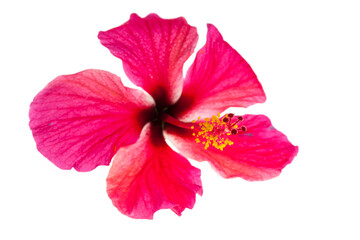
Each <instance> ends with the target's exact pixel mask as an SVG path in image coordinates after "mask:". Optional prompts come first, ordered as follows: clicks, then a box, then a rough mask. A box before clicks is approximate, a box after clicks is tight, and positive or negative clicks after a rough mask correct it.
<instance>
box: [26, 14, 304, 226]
mask: <svg viewBox="0 0 360 240" xmlns="http://www.w3.org/2000/svg"><path fill="white" fill-rule="evenodd" d="M99 39H100V41H101V43H102V44H103V45H104V46H105V47H107V48H108V49H109V50H110V52H111V53H112V54H113V55H115V56H116V57H118V58H120V59H121V60H122V61H123V65H124V70H125V72H126V74H127V76H128V77H129V79H130V80H131V81H132V82H133V83H134V84H136V85H137V86H139V87H142V88H143V89H144V90H145V91H146V92H147V93H148V94H146V93H144V92H142V91H140V90H136V89H131V88H128V87H125V86H124V85H123V84H122V82H121V79H120V78H119V77H117V76H115V75H114V74H111V73H109V72H106V71H102V70H94V69H91V70H85V71H82V72H79V73H76V74H73V75H63V76H59V77H57V78H56V79H55V80H53V81H52V82H50V83H49V84H48V85H47V86H46V87H45V88H44V89H43V90H42V91H41V92H40V93H39V94H38V95H37V96H36V97H35V98H34V101H33V102H32V104H31V106H30V113H29V115H30V128H31V130H32V132H33V136H34V139H35V141H36V144H37V148H38V150H39V151H40V152H41V153H42V154H43V155H44V156H45V157H46V158H48V159H49V160H50V161H51V162H53V163H54V164H55V165H56V166H58V167H59V168H62V169H71V168H75V169H76V170H77V171H90V170H93V169H94V168H96V167H97V166H99V165H109V164H110V162H111V160H112V159H113V163H112V166H111V168H110V172H109V175H108V178H107V193H108V195H109V197H110V198H111V200H112V202H113V204H114V205H115V206H116V207H117V208H118V209H119V211H120V212H122V213H123V214H126V215H128V216H130V217H132V218H148V219H152V218H153V214H154V213H155V212H156V211H157V210H159V209H164V208H170V209H171V210H172V211H174V212H175V213H176V214H178V215H181V213H182V211H183V210H184V209H185V208H190V209H191V208H192V207H193V206H194V203H195V197H196V194H199V195H202V184H201V180H200V170H199V169H197V168H195V167H193V166H191V165H190V163H189V162H188V160H187V159H186V158H192V159H195V160H198V161H208V162H210V164H211V165H212V166H214V168H215V169H216V170H217V171H218V172H219V173H220V174H221V175H222V176H223V177H226V178H231V177H241V178H244V179H246V180H250V181H253V180H266V179H270V178H273V177H276V176H278V175H279V174H280V172H281V170H282V169H283V168H284V167H285V166H286V165H287V164H289V163H290V162H291V161H292V160H293V158H294V157H295V156H296V154H297V152H298V148H297V147H296V146H293V145H292V144H291V143H290V142H289V141H288V140H287V138H286V136H285V135H284V134H282V133H281V132H279V131H277V130H276V129H275V128H274V127H273V126H272V125H271V123H270V120H269V119H268V118H267V117H266V116H263V115H244V116H235V115H234V114H232V113H228V114H225V115H224V116H220V113H221V112H223V111H225V110H226V109H227V108H229V107H248V106H250V105H252V104H255V103H262V102H264V101H265V99H266V98H265V94H264V91H263V89H262V87H261V85H260V83H259V81H258V80H257V77H256V75H255V73H254V72H253V70H252V69H251V67H250V66H249V64H248V63H247V62H246V61H245V60H244V59H243V58H242V57H241V56H240V54H239V53H237V52H236V51H235V50H234V49H233V48H232V47H231V46H230V45H229V44H228V43H227V42H225V41H224V40H223V38H222V36H221V35H220V33H219V32H218V30H217V29H216V28H215V27H214V26H213V25H211V24H209V25H208V34H207V41H206V44H205V46H204V47H203V48H202V49H200V50H199V52H198V53H197V55H196V59H195V61H194V63H193V64H192V65H191V67H190V69H189V70H188V72H187V74H186V77H185V79H183V74H182V68H183V64H184V62H185V61H186V60H187V59H188V57H189V56H190V55H191V54H192V53H193V51H194V48H195V45H196V43H197V40H198V35H197V32H196V28H194V27H192V26H190V25H189V24H188V23H187V22H186V20H185V19H184V18H176V19H168V20H165V19H161V18H160V17H158V16H157V15H155V14H150V15H148V16H147V17H145V18H140V17H139V16H137V15H136V14H133V15H131V18H130V20H129V21H128V22H126V23H124V24H123V25H121V26H120V27H117V28H114V29H111V30H109V31H106V32H100V33H99ZM165 139H168V140H169V141H171V142H172V143H173V144H174V145H175V147H176V148H177V149H178V150H179V151H180V154H181V155H180V154H179V153H177V152H174V151H173V150H172V149H171V148H170V147H169V146H168V145H167V144H166V142H165ZM185 157H186V158H185Z"/></svg>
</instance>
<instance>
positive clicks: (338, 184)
mask: <svg viewBox="0 0 360 240" xmlns="http://www.w3.org/2000/svg"><path fill="white" fill-rule="evenodd" d="M357 2H358V1H346V0H342V1H330V0H328V1H314V0H313V1H289V0H286V1H285V0H284V1H267V0H264V1H256V0H251V1H226V0H221V1H210V0H208V1H195V0H191V1H185V0H176V1H150V0H149V1H145V0H144V1H136V0H132V1H131V0H128V1H119V0H118V1H97V2H95V1H89V0H88V1H74V0H73V1H64V0H63V1H2V2H1V3H0V26H1V28H0V61H1V63H0V69H1V70H0V84H1V87H0V98H1V99H0V104H1V107H0V111H1V113H0V114H1V117H0V121H1V123H0V138H1V144H0V148H1V151H0V154H1V166H0V194H1V197H0V221H1V223H0V239H360V232H359V231H360V230H359V228H360V219H359V218H360V217H359V216H360V207H359V202H360V197H359V183H360V181H359V180H360V177H359V175H360V174H359V173H360V158H359V147H360V146H359V143H360V141H359V134H360V128H359V125H360V117H359V103H360V97H359V90H360V87H359V85H358V82H359V81H360V71H359V68H360V66H359V63H360V59H359V56H360V47H359V44H360V31H359V30H360V26H359V25H360V14H359V12H360V7H359V6H358V5H357V4H356V3H357ZM133 12H136V13H138V14H139V15H140V16H142V17H144V16H146V15H147V14H148V13H151V12H155V13H158V14H159V15H160V16H161V17H164V18H175V17H179V16H183V17H185V18H186V19H187V21H188V22H189V23H190V24H191V25H193V26H196V27H197V28H198V33H199V35H200V39H199V44H198V47H197V49H198V48H199V47H201V46H202V45H203V44H204V42H205V36H206V23H212V24H214V25H215V26H216V27H218V29H219V31H220V32H221V33H222V35H223V37H224V39H225V40H226V41H227V42H229V43H230V44H231V45H232V46H233V47H234V48H235V49H236V50H238V51H239V52H240V53H241V54H242V55H243V57H244V58H245V59H246V60H247V61H248V62H249V63H250V65H251V66H252V67H253V69H254V70H255V72H256V73H257V75H258V77H259V80H260V81H261V83H262V84H263V87H264V90H265V92H266V94H267V101H266V103H264V104H260V105H255V106H253V107H250V108H248V109H242V110H240V111H239V112H240V113H245V112H246V113H259V114H260V113H262V114H266V115H267V116H269V117H270V119H271V120H272V122H273V125H274V126H275V127H276V128H277V129H279V130H281V131H282V132H284V133H285V134H286V135H287V136H288V138H289V140H290V141H291V142H292V143H293V144H295V145H298V146H299V148H300V151H299V154H298V156H297V157H296V158H295V160H294V161H293V163H292V164H290V165H289V166H287V167H286V168H285V169H284V171H283V173H282V174H281V175H280V177H278V178H275V179H273V180H269V181H266V182H247V181H244V180H242V179H223V178H221V177H220V176H219V175H217V174H216V173H215V172H214V171H213V170H212V169H211V167H209V165H208V164H207V163H197V162H195V161H192V162H191V163H192V164H193V165H194V166H197V167H199V168H201V170H202V181H203V187H204V195H203V197H197V202H196V204H195V207H194V209H192V210H185V211H184V212H183V216H181V217H178V216H177V215H175V214H174V213H172V212H171V211H170V210H161V211H159V212H157V213H156V214H155V218H154V220H152V221H149V220H134V219H130V218H128V217H126V216H124V215H122V214H121V213H120V212H118V211H117V209H116V208H115V207H113V206H112V204H111V201H110V199H109V198H108V196H107V194H106V192H105V188H106V185H105V179H106V176H107V173H108V170H109V167H108V166H102V167H99V168H97V169H96V170H94V171H92V172H88V173H78V172H76V171H74V170H72V171H64V170H60V169H58V168H56V167H55V166H54V165H53V164H52V163H51V162H49V161H48V160H47V159H45V158H44V157H43V156H42V155H41V154H40V153H39V152H38V151H37V150H36V146H35V142H34V140H33V138H32V135H31V131H30V130H29V127H28V121H29V119H28V110H29V104H30V103H31V101H32V99H33V97H34V96H35V95H36V94H37V93H38V92H39V91H40V90H41V89H42V88H43V87H44V86H45V85H46V84H47V83H48V82H49V81H51V80H52V79H54V78H55V77H56V76H58V75H62V74H71V73H75V72H78V71H81V70H84V69H88V68H97V69H103V70H107V71H110V72H113V73H115V74H117V75H119V76H121V78H122V79H123V80H124V82H127V80H126V77H125V75H124V73H123V70H122V64H121V61H120V60H119V59H117V58H115V57H114V56H112V55H111V54H110V53H109V51H108V50H107V49H106V48H105V47H103V46H102V45H101V44H100V42H99V40H98V39H97V33H98V31H100V30H108V29H110V28H113V27H116V26H119V25H121V24H122V23H124V22H125V21H127V20H128V18H129V16H130V14H131V13H133ZM192 59H193V57H192V58H191V59H190V60H189V62H188V63H187V65H186V66H185V67H188V66H189V63H191V61H192Z"/></svg>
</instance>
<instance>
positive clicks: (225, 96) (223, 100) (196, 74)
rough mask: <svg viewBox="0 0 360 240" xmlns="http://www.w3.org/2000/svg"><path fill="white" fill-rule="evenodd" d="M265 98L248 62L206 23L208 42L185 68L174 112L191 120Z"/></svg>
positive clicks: (185, 119)
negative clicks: (181, 91) (182, 86)
mask: <svg viewBox="0 0 360 240" xmlns="http://www.w3.org/2000/svg"><path fill="white" fill-rule="evenodd" d="M265 99H266V97H265V94H264V91H263V89H262V86H261V84H260V82H259V81H258V80H257V77H256V75H255V73H254V71H253V70H252V69H251V67H250V65H249V64H248V63H247V62H246V61H245V60H244V58H242V57H241V56H240V54H239V53H238V52H236V50H234V49H233V48H232V47H231V46H230V45H229V44H228V43H227V42H225V41H224V40H223V38H222V36H221V35H220V33H219V31H218V30H217V29H216V28H215V27H214V26H213V25H211V24H208V34H207V42H206V44H205V46H204V47H203V48H202V49H200V50H199V52H198V53H197V54H196V59H195V61H194V63H193V64H192V65H191V67H190V69H189V71H188V72H187V75H186V79H185V82H184V89H183V93H182V96H181V98H180V100H179V102H177V103H176V106H175V107H174V108H173V109H172V114H173V116H175V117H177V118H178V119H180V120H183V121H191V120H193V119H196V118H197V117H198V116H202V117H205V116H212V115H216V114H217V113H218V112H223V111H224V110H226V109H227V108H229V107H248V106H250V105H252V104H254V103H262V102H264V101H265Z"/></svg>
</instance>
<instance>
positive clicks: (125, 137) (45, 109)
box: [29, 70, 154, 171]
mask: <svg viewBox="0 0 360 240" xmlns="http://www.w3.org/2000/svg"><path fill="white" fill-rule="evenodd" d="M153 107H154V102H153V100H152V99H151V97H150V96H148V95H145V94H144V93H142V92H140V91H139V90H135V89H130V88H126V87H124V86H123V85H122V83H121V79H120V78H119V77H117V76H116V75H114V74H112V73H109V72H105V71H101V70H86V71H83V72H79V73H76V74H73V75H64V76H59V77H57V78H56V79H55V80H53V81H52V82H50V83H49V84H48V85H47V86H46V87H45V88H44V89H43V90H42V91H41V92H40V93H39V94H38V95H37V96H36V97H35V98H34V101H33V102H32V103H31V106H30V113H29V116H30V128H31V130H32V132H33V136H34V139H35V141H36V144H37V148H38V150H39V151H40V152H41V153H42V154H43V155H44V156H45V157H46V158H48V159H49V160H50V161H52V162H53V163H54V164H55V165H56V166H58V167H59V168H62V169H71V168H72V167H74V168H75V169H76V170H78V171H90V170H92V169H94V168H95V167H96V166H98V165H108V164H109V163H110V161H111V158H112V157H113V155H114V154H115V153H116V151H117V150H118V149H119V147H121V146H124V145H128V144H132V143H134V142H135V141H136V140H137V139H138V138H139V136H140V132H141V129H142V127H143V126H144V125H145V123H146V122H147V121H148V120H149V119H150V118H151V117H152V113H153V110H152V109H153Z"/></svg>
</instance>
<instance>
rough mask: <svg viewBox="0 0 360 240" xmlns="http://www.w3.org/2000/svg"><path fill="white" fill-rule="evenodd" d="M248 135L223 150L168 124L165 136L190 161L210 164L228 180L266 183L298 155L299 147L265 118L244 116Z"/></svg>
mask: <svg viewBox="0 0 360 240" xmlns="http://www.w3.org/2000/svg"><path fill="white" fill-rule="evenodd" d="M243 117H244V120H243V122H241V124H242V125H244V126H246V128H247V130H246V132H245V133H241V134H238V135H230V136H229V139H230V140H231V141H233V142H234V144H233V145H231V146H229V145H228V146H226V147H225V148H224V149H223V151H220V150H219V149H216V148H214V147H212V146H210V147H209V148H208V149H206V150H205V149H204V147H203V145H202V144H201V143H196V142H195V140H194V138H195V137H194V136H192V132H191V130H188V129H185V128H179V127H175V126H173V125H166V129H165V136H166V138H167V139H169V140H170V141H171V142H172V143H173V144H174V145H175V147H176V148H177V149H178V150H179V151H180V152H181V153H182V154H183V155H184V156H185V157H187V158H192V159H195V160H198V161H209V162H210V164H211V165H212V166H213V167H214V168H215V169H216V170H217V171H218V172H219V173H220V174H221V175H222V176H223V177H226V178H231V177H241V178H244V179H246V180H250V181H254V180H266V179H270V178H273V177H276V176H278V175H279V174H280V173H281V170H282V169H283V168H284V167H285V166H286V165H287V164H289V163H291V161H292V160H293V158H294V157H295V156H296V154H297V152H298V147H296V146H293V145H292V144H291V143H290V142H289V141H288V139H287V137H286V136H285V135H284V134H283V133H281V132H279V131H278V130H276V129H275V128H274V127H273V126H272V125H271V122H270V120H269V119H268V118H267V117H266V116H263V115H244V116H243Z"/></svg>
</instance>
